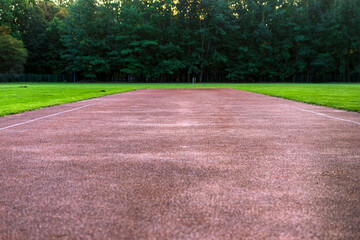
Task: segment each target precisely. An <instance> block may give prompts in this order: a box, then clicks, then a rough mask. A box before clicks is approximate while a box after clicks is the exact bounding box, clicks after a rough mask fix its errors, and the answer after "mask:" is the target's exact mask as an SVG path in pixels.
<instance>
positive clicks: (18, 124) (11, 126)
mask: <svg viewBox="0 0 360 240" xmlns="http://www.w3.org/2000/svg"><path fill="white" fill-rule="evenodd" d="M95 104H96V103H93V104H88V105H85V106H82V107H78V108H73V109H70V110H66V111H62V112H58V113H54V114H51V115H47V116H44V117H39V118H35V119H32V120H29V121H26V122H22V123H17V124H13V125H10V126H7V127H3V128H0V131H1V130H5V129H9V128H13V127H16V126H20V125H24V124H27V123H31V122H35V121H38V120H41V119H44V118H49V117H53V116H56V115H60V114H63V113H67V112H72V111H75V110H79V109H82V108H86V107H90V106H92V105H95Z"/></svg>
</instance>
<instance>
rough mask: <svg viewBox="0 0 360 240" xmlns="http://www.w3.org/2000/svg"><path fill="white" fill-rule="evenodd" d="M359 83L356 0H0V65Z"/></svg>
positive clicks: (110, 76)
mask: <svg viewBox="0 0 360 240" xmlns="http://www.w3.org/2000/svg"><path fill="white" fill-rule="evenodd" d="M23 71H24V72H25V73H35V74H49V73H56V74H57V73H65V72H67V73H73V74H76V76H78V78H80V79H93V80H94V79H96V80H100V81H130V82H131V81H142V82H190V81H192V79H193V78H195V79H196V81H197V82H239V81H244V82H245V81H246V82H267V81H272V82H276V81H293V82H314V81H359V77H360V1H354V0H175V1H174V0H101V1H100V0H77V1H73V0H67V1H66V0H63V1H61V0H57V1H51V0H38V1H37V0H0V72H2V73H12V72H13V73H20V72H23Z"/></svg>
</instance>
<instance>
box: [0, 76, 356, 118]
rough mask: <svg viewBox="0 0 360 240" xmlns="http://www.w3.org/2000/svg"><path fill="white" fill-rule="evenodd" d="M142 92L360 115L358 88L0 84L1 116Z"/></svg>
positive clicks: (262, 85)
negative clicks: (171, 91)
mask: <svg viewBox="0 0 360 240" xmlns="http://www.w3.org/2000/svg"><path fill="white" fill-rule="evenodd" d="M23 86H26V88H25V87H23ZM145 88H146V89H149V88H234V89H240V90H245V91H250V92H257V93H263V94H266V95H271V96H276V97H282V98H286V99H292V100H295V101H300V102H305V103H311V104H317V105H323V106H328V107H333V108H339V109H344V110H349V111H355V112H360V84H275V83H274V84H196V85H191V84H115V83H114V84H113V83H101V84H100V83H91V84H90V83H79V84H74V83H16V84H13V83H6V84H0V116H6V115H10V114H15V113H20V112H25V111H30V110H34V109H39V108H43V107H47V106H54V105H60V104H64V103H69V102H75V101H79V100H84V99H89V98H95V97H100V96H105V95H109V94H115V93H121V92H127V91H131V90H136V89H145Z"/></svg>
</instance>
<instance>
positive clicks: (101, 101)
mask: <svg viewBox="0 0 360 240" xmlns="http://www.w3.org/2000/svg"><path fill="white" fill-rule="evenodd" d="M0 140H1V144H0V239H139V238H145V239H175V238H176V239H360V114H359V113H352V112H346V111H341V110H335V109H331V108H325V107H319V106H313V105H307V104H302V103H297V102H293V101H288V100H284V99H279V98H273V97H269V96H264V95H261V94H255V93H248V92H243V91H238V90H231V89H227V90H225V89H217V90H138V91H134V92H128V93H123V94H117V95H112V96H107V97H103V98H97V99H92V100H87V101H82V102H77V103H72V104H66V105H62V106H56V107H50V108H45V109H41V110H36V111H32V112H26V113H22V114H17V115H12V116H7V117H2V118H0Z"/></svg>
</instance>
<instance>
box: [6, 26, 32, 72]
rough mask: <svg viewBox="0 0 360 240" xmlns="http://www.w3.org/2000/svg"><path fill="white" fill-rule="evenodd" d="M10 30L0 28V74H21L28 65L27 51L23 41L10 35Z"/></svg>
mask: <svg viewBox="0 0 360 240" xmlns="http://www.w3.org/2000/svg"><path fill="white" fill-rule="evenodd" d="M10 32H11V30H10V28H9V27H7V26H4V25H1V26H0V72H2V73H21V72H23V70H24V64H25V63H26V58H27V51H26V49H25V48H24V44H23V42H22V41H20V40H17V39H16V38H14V37H12V36H11V35H10Z"/></svg>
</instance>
